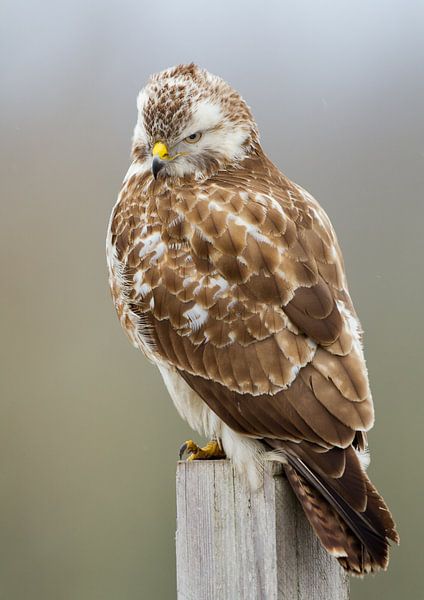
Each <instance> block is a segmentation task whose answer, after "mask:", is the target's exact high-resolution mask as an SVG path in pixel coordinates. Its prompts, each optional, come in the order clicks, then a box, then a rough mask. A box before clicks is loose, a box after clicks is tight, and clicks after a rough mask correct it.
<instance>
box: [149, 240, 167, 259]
mask: <svg viewBox="0 0 424 600" xmlns="http://www.w3.org/2000/svg"><path fill="white" fill-rule="evenodd" d="M165 250H166V245H165V243H164V242H161V243H160V244H158V245H157V246H156V248H155V253H154V255H153V256H152V262H157V261H158V260H159V259H160V258H161V257H162V256H163V255H164V253H165Z"/></svg>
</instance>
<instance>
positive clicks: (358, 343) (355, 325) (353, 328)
mask: <svg viewBox="0 0 424 600" xmlns="http://www.w3.org/2000/svg"><path fill="white" fill-rule="evenodd" d="M336 304H337V308H338V309H339V311H340V313H341V315H342V316H343V317H344V318H345V320H346V321H347V326H348V328H349V331H350V334H351V336H352V338H353V346H354V348H355V350H356V351H357V352H358V353H359V355H360V356H363V350H362V339H361V333H362V329H361V325H360V323H359V321H358V319H357V318H356V317H355V316H354V315H353V314H352V313H351V312H350V310H349V309H348V308H347V306H346V304H345V303H344V302H342V301H341V300H337V301H336Z"/></svg>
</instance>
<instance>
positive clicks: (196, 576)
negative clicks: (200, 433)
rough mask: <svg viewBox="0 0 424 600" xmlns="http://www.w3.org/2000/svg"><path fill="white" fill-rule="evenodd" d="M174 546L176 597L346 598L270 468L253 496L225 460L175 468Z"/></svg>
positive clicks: (337, 571)
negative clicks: (175, 521)
mask: <svg viewBox="0 0 424 600" xmlns="http://www.w3.org/2000/svg"><path fill="white" fill-rule="evenodd" d="M176 549H177V590H178V600H348V598H349V584H348V578H347V576H346V575H345V573H344V572H343V570H342V568H341V567H340V566H339V564H338V562H337V561H336V559H334V558H332V557H331V556H329V555H328V554H327V553H326V552H325V551H324V550H323V549H322V548H321V546H320V544H319V542H318V540H317V538H316V536H315V534H314V533H313V531H312V529H311V527H310V525H309V523H308V522H307V520H306V518H305V516H304V514H303V512H302V509H301V507H300V505H299V503H298V502H297V500H296V498H295V496H294V494H293V492H292V491H291V489H290V485H289V483H288V482H287V481H286V479H285V478H284V477H283V476H282V474H281V471H280V470H279V468H278V467H277V466H276V465H275V464H273V463H270V464H269V466H268V467H267V470H266V473H265V485H264V487H263V489H261V490H260V491H259V492H255V493H251V492H249V491H248V490H247V489H246V488H245V485H244V483H243V482H242V481H241V480H240V478H239V477H238V476H237V475H236V474H235V472H234V470H233V468H232V465H231V463H230V462H229V461H227V460H219V461H192V462H180V463H178V468H177V535H176Z"/></svg>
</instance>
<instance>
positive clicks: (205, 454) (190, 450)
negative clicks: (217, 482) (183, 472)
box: [180, 440, 226, 460]
mask: <svg viewBox="0 0 424 600" xmlns="http://www.w3.org/2000/svg"><path fill="white" fill-rule="evenodd" d="M186 452H187V454H188V457H187V460H218V459H220V458H226V456H225V452H224V450H223V449H222V448H221V445H220V443H219V442H218V440H211V441H210V442H208V443H207V444H206V446H204V447H203V448H200V447H199V446H198V445H197V444H195V443H194V442H193V440H187V442H184V444H182V446H181V448H180V460H182V458H183V456H184V454H185V453H186Z"/></svg>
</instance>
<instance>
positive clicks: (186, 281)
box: [183, 277, 194, 288]
mask: <svg viewBox="0 0 424 600" xmlns="http://www.w3.org/2000/svg"><path fill="white" fill-rule="evenodd" d="M193 281H194V280H193V278H192V277H186V278H185V279H183V288H188V286H189V285H190V283H193Z"/></svg>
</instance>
